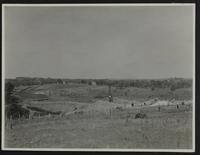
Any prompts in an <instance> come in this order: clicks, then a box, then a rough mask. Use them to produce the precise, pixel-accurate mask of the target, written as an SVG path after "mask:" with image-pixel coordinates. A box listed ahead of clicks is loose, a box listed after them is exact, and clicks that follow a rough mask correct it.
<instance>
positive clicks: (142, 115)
mask: <svg viewBox="0 0 200 155" xmlns="http://www.w3.org/2000/svg"><path fill="white" fill-rule="evenodd" d="M137 118H147V115H146V114H143V113H137V114H136V115H135V119H137Z"/></svg>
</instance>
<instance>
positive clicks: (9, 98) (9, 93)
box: [5, 82, 14, 104]
mask: <svg viewBox="0 0 200 155" xmlns="http://www.w3.org/2000/svg"><path fill="white" fill-rule="evenodd" d="M13 90H14V85H13V84H12V83H10V82H7V83H6V85H5V101H6V104H11V103H12V100H13V99H12V93H13Z"/></svg>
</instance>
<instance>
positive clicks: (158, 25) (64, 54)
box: [5, 6, 193, 78]
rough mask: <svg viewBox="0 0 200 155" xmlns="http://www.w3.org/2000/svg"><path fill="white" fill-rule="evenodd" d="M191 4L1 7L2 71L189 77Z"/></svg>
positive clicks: (11, 74) (63, 75)
mask: <svg viewBox="0 0 200 155" xmlns="http://www.w3.org/2000/svg"><path fill="white" fill-rule="evenodd" d="M192 28H193V7H192V6H128V7H127V6H124V7H122V6H121V7H119V6H112V7H5V73H6V74H5V76H6V77H8V78H11V77H16V76H32V77H55V78H56V77H58V78H167V77H192V66H193V61H192V58H193V55H192V54H193V51H192V47H193V29H192Z"/></svg>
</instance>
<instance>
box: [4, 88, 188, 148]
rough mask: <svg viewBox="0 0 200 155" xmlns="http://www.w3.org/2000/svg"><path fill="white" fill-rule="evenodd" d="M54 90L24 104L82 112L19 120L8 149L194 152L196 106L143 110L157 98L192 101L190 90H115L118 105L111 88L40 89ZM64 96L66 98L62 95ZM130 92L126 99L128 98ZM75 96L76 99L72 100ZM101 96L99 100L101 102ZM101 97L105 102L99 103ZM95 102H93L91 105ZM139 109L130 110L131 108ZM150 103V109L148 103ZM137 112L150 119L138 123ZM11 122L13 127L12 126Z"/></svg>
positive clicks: (8, 139) (10, 133)
mask: <svg viewBox="0 0 200 155" xmlns="http://www.w3.org/2000/svg"><path fill="white" fill-rule="evenodd" d="M48 89H49V90H50V89H51V90H53V91H54V94H53V95H52V96H49V100H48V101H30V100H26V101H24V104H27V105H31V106H34V107H38V108H42V109H45V110H49V111H63V112H66V113H67V112H70V111H72V110H73V109H74V108H75V107H76V108H77V109H78V111H77V112H75V113H73V114H71V115H67V116H64V117H60V116H54V117H53V116H52V117H47V116H45V117H40V118H34V119H32V120H16V121H14V122H12V124H13V129H10V128H9V127H7V128H6V135H5V138H6V139H5V146H6V147H8V148H130V149H142V148H145V149H190V148H192V105H191V104H186V105H183V106H181V105H180V107H179V109H177V108H176V105H174V106H161V109H160V111H158V106H150V105H146V106H142V104H143V102H144V101H147V100H150V99H152V98H160V99H168V100H169V99H171V97H172V96H173V97H175V99H180V100H188V99H191V89H179V90H176V91H174V92H173V93H172V92H170V90H168V89H162V90H158V89H156V90H154V91H151V90H150V89H142V88H125V89H123V90H118V89H117V88H113V93H114V94H113V95H114V96H116V97H114V103H109V102H107V101H106V99H105V98H103V96H104V95H105V93H107V91H108V88H107V87H106V86H88V85H55V84H54V85H43V86H40V87H35V90H34V89H32V90H31V91H32V92H34V91H36V90H48ZM61 91H62V92H63V91H64V92H65V93H64V94H65V95H61V94H62V93H61ZM125 92H127V94H126V95H124V93H125ZM73 95H74V96H73ZM96 96H97V98H96ZM99 97H100V98H99ZM87 101H91V102H87ZM132 102H134V103H135V104H136V105H135V106H134V107H131V106H130V105H131V103H132ZM147 104H149V103H148V102H147ZM138 112H142V113H145V114H146V115H147V118H145V119H135V114H136V113H138ZM7 123H9V122H7Z"/></svg>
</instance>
